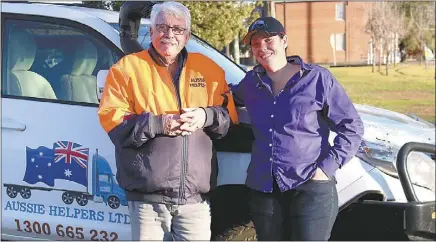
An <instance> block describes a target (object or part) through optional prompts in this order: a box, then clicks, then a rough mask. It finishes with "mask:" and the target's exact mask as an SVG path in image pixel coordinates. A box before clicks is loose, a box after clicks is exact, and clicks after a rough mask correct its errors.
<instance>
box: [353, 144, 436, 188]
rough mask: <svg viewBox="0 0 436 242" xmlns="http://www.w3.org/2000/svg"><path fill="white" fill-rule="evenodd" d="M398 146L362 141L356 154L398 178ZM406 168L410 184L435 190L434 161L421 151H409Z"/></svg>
mask: <svg viewBox="0 0 436 242" xmlns="http://www.w3.org/2000/svg"><path fill="white" fill-rule="evenodd" d="M399 150H400V147H398V146H396V145H394V144H389V143H384V142H383V143H382V142H371V141H362V144H361V146H360V147H359V151H358V152H357V154H356V156H357V157H359V158H360V159H362V160H364V161H366V162H368V163H369V164H370V165H372V166H374V167H376V168H378V169H379V170H380V171H382V172H384V173H386V174H388V175H390V176H393V177H396V178H398V171H397V167H396V165H397V155H398V151H399ZM406 166H407V170H408V172H409V176H410V179H411V182H412V184H415V185H419V186H423V187H426V188H428V189H431V190H432V191H435V161H434V160H433V159H432V158H431V156H430V155H428V154H425V153H422V152H414V151H412V152H410V154H409V156H408V157H407V164H406Z"/></svg>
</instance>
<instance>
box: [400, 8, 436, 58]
mask: <svg viewBox="0 0 436 242" xmlns="http://www.w3.org/2000/svg"><path fill="white" fill-rule="evenodd" d="M399 7H400V8H401V9H402V11H404V13H405V16H406V18H407V19H408V20H409V21H410V29H409V31H408V33H407V34H406V35H405V38H404V43H405V44H406V47H407V49H408V50H409V51H410V52H414V53H416V54H418V55H419V57H420V58H419V59H420V63H422V60H423V55H424V46H425V45H427V46H429V48H431V49H433V50H434V49H435V46H434V39H435V37H434V31H435V3H434V2H421V1H412V2H400V3H399Z"/></svg>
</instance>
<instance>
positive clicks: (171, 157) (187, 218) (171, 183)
mask: <svg viewBox="0 0 436 242" xmlns="http://www.w3.org/2000/svg"><path fill="white" fill-rule="evenodd" d="M190 24H191V17H190V13H189V10H188V9H187V8H186V7H185V6H183V5H182V4H180V3H176V2H164V3H161V4H156V5H154V6H153V9H152V11H151V27H150V34H151V40H152V43H151V46H150V48H149V49H147V50H143V51H141V52H138V53H133V54H129V55H127V56H125V57H123V58H122V59H121V60H120V61H119V62H118V63H116V64H115V65H114V66H112V67H111V69H110V71H109V75H108V77H107V81H106V85H105V88H104V91H103V94H102V98H101V103H100V108H99V111H98V115H99V117H100V122H101V125H102V127H103V128H104V129H105V130H106V132H108V134H109V137H110V138H111V140H112V142H113V143H114V145H115V149H116V163H117V168H118V169H117V179H118V182H119V184H120V186H121V187H123V188H124V189H125V191H126V197H127V200H128V201H129V203H128V206H129V212H130V216H131V226H132V239H133V240H167V239H170V240H173V239H174V240H209V239H210V235H211V233H210V221H211V219H210V207H209V202H208V201H207V199H206V198H205V196H204V194H205V193H207V192H209V190H210V177H211V160H212V140H211V138H221V137H223V136H224V135H226V133H227V131H228V128H229V126H230V124H231V122H232V121H233V122H237V116H236V111H235V106H234V102H233V98H232V96H231V95H230V93H229V87H228V86H227V84H226V82H225V73H224V70H223V69H221V68H220V67H219V66H218V65H217V64H215V63H214V62H213V61H212V60H211V59H209V58H207V57H205V56H203V55H201V54H198V53H188V52H187V51H186V48H185V45H186V43H187V42H188V40H189V38H190Z"/></svg>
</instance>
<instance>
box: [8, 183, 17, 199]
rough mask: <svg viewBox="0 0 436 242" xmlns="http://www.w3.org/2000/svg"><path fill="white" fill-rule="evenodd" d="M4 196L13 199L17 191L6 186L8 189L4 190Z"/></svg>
mask: <svg viewBox="0 0 436 242" xmlns="http://www.w3.org/2000/svg"><path fill="white" fill-rule="evenodd" d="M6 194H8V196H9V197H10V198H15V197H17V195H18V192H17V189H15V187H10V186H8V187H7V188H6Z"/></svg>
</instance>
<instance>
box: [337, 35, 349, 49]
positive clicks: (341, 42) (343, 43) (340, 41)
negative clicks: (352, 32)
mask: <svg viewBox="0 0 436 242" xmlns="http://www.w3.org/2000/svg"><path fill="white" fill-rule="evenodd" d="M335 48H336V51H345V49H346V48H347V40H346V37H345V33H335Z"/></svg>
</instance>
